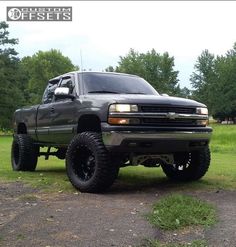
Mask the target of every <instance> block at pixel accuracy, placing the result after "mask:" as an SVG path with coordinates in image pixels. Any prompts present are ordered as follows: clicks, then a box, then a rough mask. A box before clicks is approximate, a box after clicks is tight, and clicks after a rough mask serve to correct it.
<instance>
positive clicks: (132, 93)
mask: <svg viewBox="0 0 236 247" xmlns="http://www.w3.org/2000/svg"><path fill="white" fill-rule="evenodd" d="M123 94H146V93H123Z"/></svg>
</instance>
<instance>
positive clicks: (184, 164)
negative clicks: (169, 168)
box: [173, 153, 192, 172]
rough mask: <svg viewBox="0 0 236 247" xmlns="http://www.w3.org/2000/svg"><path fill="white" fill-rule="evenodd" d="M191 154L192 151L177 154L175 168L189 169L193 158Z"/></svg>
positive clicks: (179, 169) (176, 169)
mask: <svg viewBox="0 0 236 247" xmlns="http://www.w3.org/2000/svg"><path fill="white" fill-rule="evenodd" d="M191 156H192V155H191V153H187V154H185V155H180V156H176V157H175V158H174V164H173V170H175V171H180V172H181V171H184V170H186V169H188V168H189V167H190V165H191V160H192V157H191Z"/></svg>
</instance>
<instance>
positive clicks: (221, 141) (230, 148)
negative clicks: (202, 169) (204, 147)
mask: <svg viewBox="0 0 236 247" xmlns="http://www.w3.org/2000/svg"><path fill="white" fill-rule="evenodd" d="M211 127H212V128H213V136H212V141H211V145H210V146H211V151H212V152H213V153H229V154H233V153H236V125H222V124H212V125H211Z"/></svg>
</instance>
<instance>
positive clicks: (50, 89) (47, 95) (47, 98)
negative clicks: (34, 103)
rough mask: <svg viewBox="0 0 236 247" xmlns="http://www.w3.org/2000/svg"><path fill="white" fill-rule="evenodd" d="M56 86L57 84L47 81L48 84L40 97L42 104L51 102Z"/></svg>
mask: <svg viewBox="0 0 236 247" xmlns="http://www.w3.org/2000/svg"><path fill="white" fill-rule="evenodd" d="M56 88H57V84H51V83H48V85H47V87H46V89H45V91H44V94H43V99H42V103H43V104H48V103H51V102H52V101H53V98H54V91H55V89H56Z"/></svg>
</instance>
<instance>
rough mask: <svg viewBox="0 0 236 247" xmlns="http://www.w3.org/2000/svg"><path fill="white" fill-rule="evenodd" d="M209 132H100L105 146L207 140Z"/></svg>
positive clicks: (209, 135)
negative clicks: (143, 142) (127, 142)
mask: <svg viewBox="0 0 236 247" xmlns="http://www.w3.org/2000/svg"><path fill="white" fill-rule="evenodd" d="M211 134H212V133H211V132H207V131H206V132H197V131H196V132H194V131H172V132H164V131H163V132H132V131H119V132H116V131H110V132H102V137H103V142H104V144H105V146H119V145H121V144H122V142H123V141H129V142H132V141H133V142H135V141H158V140H166V141H168V140H172V141H175V140H177V141H209V140H210V138H211Z"/></svg>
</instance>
